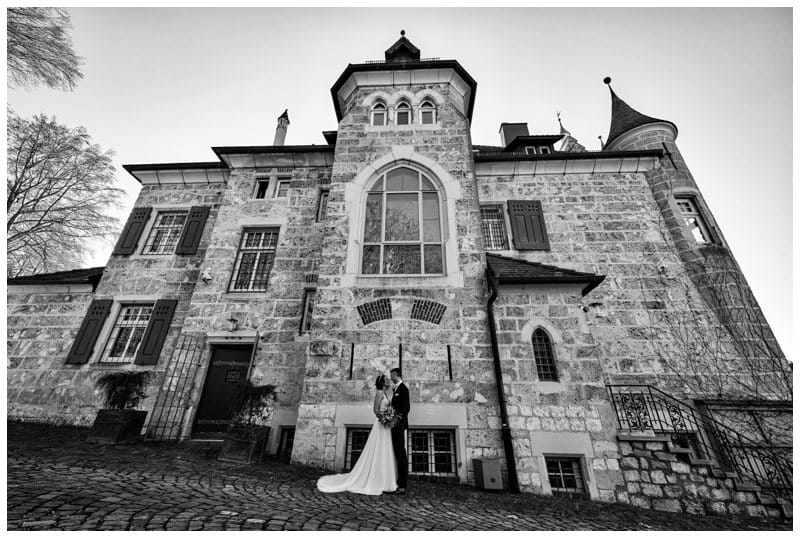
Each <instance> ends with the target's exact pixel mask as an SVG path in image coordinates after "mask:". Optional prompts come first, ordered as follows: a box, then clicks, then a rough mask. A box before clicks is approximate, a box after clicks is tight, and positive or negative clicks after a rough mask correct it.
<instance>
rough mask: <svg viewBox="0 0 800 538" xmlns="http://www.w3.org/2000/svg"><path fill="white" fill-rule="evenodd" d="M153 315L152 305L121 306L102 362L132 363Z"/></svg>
mask: <svg viewBox="0 0 800 538" xmlns="http://www.w3.org/2000/svg"><path fill="white" fill-rule="evenodd" d="M152 313H153V305H152V304H129V305H121V306H120V310H119V315H118V316H117V320H116V322H115V323H114V328H113V329H112V330H111V336H110V337H109V338H108V343H107V345H106V349H105V351H104V353H103V355H102V358H101V359H100V362H116V363H124V362H132V361H133V359H134V357H136V352H137V351H138V349H139V345H140V344H141V343H142V337H143V336H144V331H145V330H146V329H147V323H148V322H149V321H150V316H151V315H152Z"/></svg>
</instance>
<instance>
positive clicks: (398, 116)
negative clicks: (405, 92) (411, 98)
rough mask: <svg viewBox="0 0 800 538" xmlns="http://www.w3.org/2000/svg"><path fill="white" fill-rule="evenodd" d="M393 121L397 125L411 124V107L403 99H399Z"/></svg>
mask: <svg viewBox="0 0 800 538" xmlns="http://www.w3.org/2000/svg"><path fill="white" fill-rule="evenodd" d="M394 120H395V121H394V122H395V123H396V124H397V125H411V107H410V106H409V105H408V103H406V102H405V101H400V103H399V104H398V105H397V109H396V110H395V116H394Z"/></svg>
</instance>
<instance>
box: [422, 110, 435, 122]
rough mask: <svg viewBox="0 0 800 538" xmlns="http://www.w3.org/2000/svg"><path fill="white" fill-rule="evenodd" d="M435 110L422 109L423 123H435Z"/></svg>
mask: <svg viewBox="0 0 800 538" xmlns="http://www.w3.org/2000/svg"><path fill="white" fill-rule="evenodd" d="M434 114H435V112H434V111H433V110H425V109H422V113H421V116H422V124H423V125H430V124H432V123H433V120H434Z"/></svg>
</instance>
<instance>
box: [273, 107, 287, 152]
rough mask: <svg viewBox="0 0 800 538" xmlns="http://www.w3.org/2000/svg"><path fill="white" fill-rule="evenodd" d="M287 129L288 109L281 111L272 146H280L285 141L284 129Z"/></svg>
mask: <svg viewBox="0 0 800 538" xmlns="http://www.w3.org/2000/svg"><path fill="white" fill-rule="evenodd" d="M287 127H289V109H288V108H287V109H286V110H284V111H283V114H281V115H280V116H279V117H278V126H277V127H276V128H275V140H274V141H273V142H272V145H273V146H282V145H283V143H284V141H285V140H286V128H287Z"/></svg>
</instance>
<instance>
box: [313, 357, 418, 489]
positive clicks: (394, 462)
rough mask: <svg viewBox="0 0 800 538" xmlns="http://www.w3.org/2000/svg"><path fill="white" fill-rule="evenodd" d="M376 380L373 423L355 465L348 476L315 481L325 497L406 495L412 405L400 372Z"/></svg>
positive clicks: (396, 371) (332, 476)
mask: <svg viewBox="0 0 800 538" xmlns="http://www.w3.org/2000/svg"><path fill="white" fill-rule="evenodd" d="M389 375H390V376H391V385H390V383H389V380H388V379H387V378H386V376H385V375H379V376H378V378H377V379H376V380H375V389H376V390H375V398H374V401H373V405H372V412H373V413H374V415H375V420H374V422H373V423H372V429H371V430H370V432H369V437H368V438H367V443H366V444H365V445H364V450H363V451H362V452H361V456H360V457H359V458H358V462H356V464H355V465H354V466H353V468H352V469H351V470H350V472H349V473H344V474H335V475H326V476H323V477H322V478H320V479H319V480H318V481H317V489H319V490H320V491H322V492H324V493H338V492H342V491H350V492H352V493H361V494H363V495H380V494H381V493H392V494H395V495H405V493H406V485H407V484H406V482H407V480H408V456H407V455H406V435H405V434H406V430H407V429H408V412H409V411H410V410H411V403H410V401H409V397H408V387H406V386H405V384H404V383H403V377H402V375H401V373H400V368H392V370H391V371H390V372H389Z"/></svg>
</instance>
